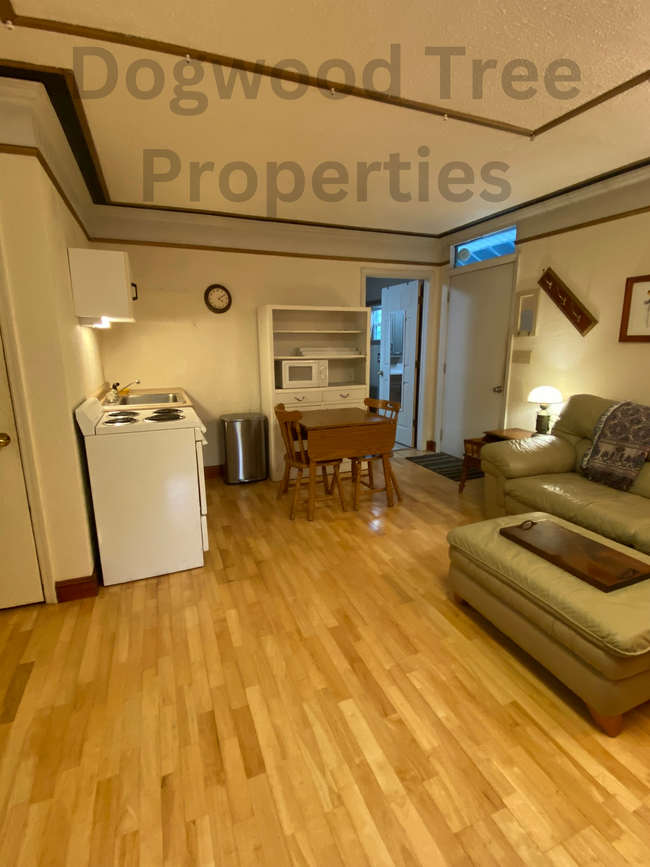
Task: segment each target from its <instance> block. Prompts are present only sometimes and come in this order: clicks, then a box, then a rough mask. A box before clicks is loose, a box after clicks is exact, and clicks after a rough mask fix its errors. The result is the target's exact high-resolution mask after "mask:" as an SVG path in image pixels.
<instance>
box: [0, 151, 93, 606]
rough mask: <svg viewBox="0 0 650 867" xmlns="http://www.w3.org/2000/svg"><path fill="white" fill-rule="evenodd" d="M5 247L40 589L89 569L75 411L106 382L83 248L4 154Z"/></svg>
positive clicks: (38, 175)
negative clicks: (75, 251)
mask: <svg viewBox="0 0 650 867" xmlns="http://www.w3.org/2000/svg"><path fill="white" fill-rule="evenodd" d="M0 245H1V255H2V265H3V271H2V280H1V285H0V291H2V292H4V293H5V295H6V297H5V298H4V299H3V310H5V311H7V315H6V316H5V319H4V321H3V322H2V327H3V334H5V343H7V342H8V341H7V339H6V337H7V336H8V337H9V342H10V343H11V346H12V348H13V360H14V361H15V368H14V382H13V383H12V385H13V387H14V389H15V392H16V393H18V392H20V400H21V402H22V404H23V406H24V414H25V420H26V429H23V430H21V447H22V449H23V452H28V453H29V455H28V457H29V459H30V460H31V461H32V462H33V467H34V472H35V485H36V488H37V490H36V491H30V494H32V500H34V499H37V501H38V502H37V503H34V502H33V501H32V508H33V509H34V507H35V506H36V507H37V508H39V511H40V517H41V518H42V524H43V530H44V539H41V540H40V541H41V548H39V556H40V557H41V567H42V571H43V575H44V579H45V580H44V583H47V581H50V580H51V581H63V580H66V579H69V578H78V577H82V576H85V575H89V574H90V573H91V572H92V570H93V567H94V557H93V548H92V542H91V530H90V520H89V515H88V501H87V498H86V491H85V470H84V461H83V456H82V453H81V442H80V439H79V437H78V434H77V429H76V425H75V422H74V417H73V410H74V408H75V407H76V406H78V405H79V403H80V402H81V401H82V400H83V399H84V398H85V397H86V396H87V395H88V394H89V393H90V392H91V391H94V390H95V389H96V388H98V387H99V385H101V383H102V382H103V373H102V366H101V360H100V356H99V351H98V344H97V340H96V334H95V332H93V331H92V329H89V328H84V327H82V326H80V325H79V324H78V321H77V318H76V316H75V315H74V310H73V306H72V292H71V287H70V281H69V276H68V265H67V247H68V246H72V245H74V246H86V241H85V238H84V236H83V234H82V232H81V230H80V229H79V227H78V226H77V224H76V223H75V222H74V220H73V219H72V217H71V216H70V214H69V212H68V210H67V208H66V207H65V206H64V205H63V202H62V201H61V199H60V197H59V195H58V193H56V191H55V190H54V188H53V186H52V184H51V182H50V180H49V179H48V178H47V176H46V174H45V172H44V171H43V169H42V168H41V166H40V165H39V163H38V162H37V161H36V160H35V159H33V158H31V157H24V156H14V155H7V154H2V155H0ZM8 332H10V334H8ZM11 366H12V365H10V367H11ZM16 379H19V380H20V381H19V382H16ZM37 539H38V534H37ZM43 547H44V548H45V550H42V548H43ZM48 590H49V591H50V593H49V595H50V597H51V590H52V588H51V587H49V588H48V587H47V586H46V592H47V591H48Z"/></svg>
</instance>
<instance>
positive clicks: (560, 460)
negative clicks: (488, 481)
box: [481, 436, 576, 479]
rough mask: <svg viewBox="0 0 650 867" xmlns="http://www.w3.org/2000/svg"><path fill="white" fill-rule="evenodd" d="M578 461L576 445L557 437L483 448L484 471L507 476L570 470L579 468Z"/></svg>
mask: <svg viewBox="0 0 650 867" xmlns="http://www.w3.org/2000/svg"><path fill="white" fill-rule="evenodd" d="M575 461H576V450H575V446H573V445H572V444H571V443H570V442H568V441H567V440H565V439H562V438H561V437H554V436H538V437H530V438H528V439H523V440H509V441H508V442H500V443H489V444H487V445H484V446H483V448H482V449H481V468H482V470H483V472H484V473H488V474H489V475H491V476H502V477H504V478H506V479H518V478H522V477H523V476H541V475H546V474H548V473H569V472H571V471H572V470H573V469H574V468H575Z"/></svg>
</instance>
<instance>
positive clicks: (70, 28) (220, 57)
mask: <svg viewBox="0 0 650 867" xmlns="http://www.w3.org/2000/svg"><path fill="white" fill-rule="evenodd" d="M0 17H1V18H2V20H3V21H7V20H11V21H12V22H13V23H14V24H15V25H16V26H18V27H25V28H29V29H31V30H42V31H46V32H48V33H60V34H63V35H66V36H79V37H83V38H86V39H93V40H96V41H99V42H109V43H113V44H116V45H125V46H128V47H130V48H141V49H143V50H144V51H154V52H158V53H160V54H169V55H172V56H174V57H186V56H187V55H189V56H190V57H191V58H192V59H193V60H198V61H201V62H204V63H214V64H218V65H219V66H226V67H232V68H233V69H243V70H245V71H247V72H258V73H259V74H261V75H264V76H268V77H269V78H278V79H283V80H286V81H293V82H296V83H300V84H306V85H307V86H308V87H314V88H317V89H319V90H331V89H332V88H334V90H335V91H337V92H338V93H345V94H348V95H349V96H352V97H355V98H357V99H366V100H370V101H371V102H380V103H383V104H385V105H390V106H393V107H396V108H404V109H407V110H409V111H419V112H424V113H426V114H432V115H436V116H438V117H448V118H452V119H454V120H458V121H461V122H463V123H471V124H476V125H478V126H484V127H489V128H490V129H496V130H500V131H501V132H507V133H511V134H513V135H519V136H539V135H542V134H543V133H545V132H548V131H549V130H551V129H555V128H556V127H558V126H560V125H561V124H564V123H567V121H570V120H572V119H573V118H574V117H577V116H578V115H580V114H584V113H585V112H587V111H590V110H591V109H593V108H595V107H596V106H598V105H602V103H604V102H607V101H609V100H610V99H614V98H615V97H617V96H619V95H620V94H621V93H625V92H626V91H628V90H631V89H632V88H635V87H638V86H639V85H641V84H643V83H644V82H646V81H648V80H650V70H649V71H646V72H644V73H641V74H640V75H636V76H634V77H633V78H630V79H628V80H627V81H624V82H622V83H621V84H619V85H616V87H612V88H610V89H609V90H607V91H605V92H604V93H601V94H600V95H599V96H596V97H594V98H593V99H590V100H588V101H587V102H585V103H583V104H582V105H580V106H577V107H576V108H574V109H571V110H570V111H567V112H565V113H564V114H562V115H560V116H559V117H557V118H555V119H554V120H552V121H549V122H548V123H545V124H542V125H541V126H539V127H537V128H536V129H528V128H527V127H521V126H517V125H516V124H511V123H506V122H505V121H500V120H495V119H493V118H487V117H481V116H479V115H474V114H470V113H467V112H463V111H456V110H454V109H451V108H448V107H446V106H440V105H434V104H433V103H427V102H422V101H420V100H415V99H408V98H407V97H399V96H391V95H389V94H386V93H380V92H377V91H367V90H365V89H363V88H360V87H346V86H345V85H344V84H341V83H340V82H338V81H330V80H329V79H322V78H315V77H314V76H311V75H310V76H305V75H301V74H300V73H298V72H293V71H292V70H289V69H285V70H278V69H276V68H275V67H272V66H266V65H258V64H256V63H254V62H252V61H250V60H242V59H240V58H236V57H228V56H226V55H224V54H215V53H213V52H210V51H199V50H197V49H195V48H190V47H188V46H186V45H177V44H175V43H173V42H163V41H160V40H157V39H149V38H146V37H143V36H133V35H131V34H127V33H119V32H116V31H114V30H103V29H101V28H98V27H86V26H83V25H80V24H70V23H68V22H65V21H54V20H52V19H49V18H33V17H30V16H27V15H17V14H16V13H15V11H14V9H13V7H12V4H11V2H10V0H0Z"/></svg>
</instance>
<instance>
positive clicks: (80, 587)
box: [54, 569, 99, 602]
mask: <svg viewBox="0 0 650 867" xmlns="http://www.w3.org/2000/svg"><path fill="white" fill-rule="evenodd" d="M54 587H55V590H56V601H57V602H74V601H75V600H77V599H88V598H89V597H91V596H97V595H98V593H99V577H98V575H97V570H96V569H95V571H94V572H93V574H92V575H87V576H86V577H85V578H70V579H69V580H68V581H57V582H56V584H55V585H54Z"/></svg>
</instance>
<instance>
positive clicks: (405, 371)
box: [379, 280, 419, 447]
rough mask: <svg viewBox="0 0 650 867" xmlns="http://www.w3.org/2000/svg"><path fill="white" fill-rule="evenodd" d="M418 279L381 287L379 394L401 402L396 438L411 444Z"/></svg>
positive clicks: (384, 397) (401, 442) (402, 443)
mask: <svg viewBox="0 0 650 867" xmlns="http://www.w3.org/2000/svg"><path fill="white" fill-rule="evenodd" d="M418 297H419V284H418V281H417V280H412V281H411V282H409V283H400V284H399V285H398V286H389V287H387V288H385V289H382V290H381V344H380V347H381V349H380V365H379V398H380V400H396V401H397V402H398V403H400V404H401V409H400V412H399V416H398V418H397V434H396V442H397V443H399V444H400V445H403V446H408V447H411V446H413V445H414V436H415V427H414V424H413V422H414V419H415V386H416V376H417V368H416V360H417V352H418Z"/></svg>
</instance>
